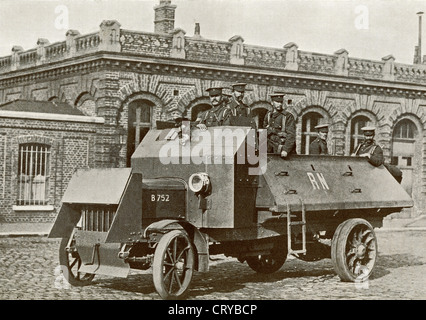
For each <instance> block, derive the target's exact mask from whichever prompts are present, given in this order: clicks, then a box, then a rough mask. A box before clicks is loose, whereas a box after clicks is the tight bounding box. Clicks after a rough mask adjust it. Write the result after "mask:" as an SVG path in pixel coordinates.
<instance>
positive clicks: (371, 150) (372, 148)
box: [354, 140, 384, 167]
mask: <svg viewBox="0 0 426 320" xmlns="http://www.w3.org/2000/svg"><path fill="white" fill-rule="evenodd" d="M354 153H355V155H357V156H359V155H362V154H369V155H370V158H369V159H368V162H370V163H371V164H372V165H373V166H375V167H378V166H380V165H382V164H383V163H384V157H383V150H382V148H381V147H380V146H379V145H378V144H377V143H376V142H375V141H374V140H372V141H364V142H362V143H360V144H359V145H358V146H357V147H356V149H355V152H354Z"/></svg>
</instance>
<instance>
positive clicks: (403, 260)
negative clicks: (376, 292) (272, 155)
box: [370, 253, 425, 280]
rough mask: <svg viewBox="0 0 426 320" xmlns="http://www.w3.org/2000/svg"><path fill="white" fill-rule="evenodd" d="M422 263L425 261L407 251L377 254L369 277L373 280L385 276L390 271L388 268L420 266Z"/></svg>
mask: <svg viewBox="0 0 426 320" xmlns="http://www.w3.org/2000/svg"><path fill="white" fill-rule="evenodd" d="M424 264H425V262H424V261H422V259H421V258H420V257H418V256H414V255H411V254H408V253H400V254H390V255H379V256H378V257H377V261H376V266H375V268H374V270H373V273H372V274H371V276H370V279H372V280H374V279H379V278H381V277H384V276H386V275H387V274H389V273H390V271H389V269H396V268H403V267H410V266H421V265H424Z"/></svg>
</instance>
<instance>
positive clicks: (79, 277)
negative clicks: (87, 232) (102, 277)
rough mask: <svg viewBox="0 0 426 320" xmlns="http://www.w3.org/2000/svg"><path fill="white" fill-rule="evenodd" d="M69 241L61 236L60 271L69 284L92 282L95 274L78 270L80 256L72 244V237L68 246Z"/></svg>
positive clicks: (80, 284) (79, 284)
mask: <svg viewBox="0 0 426 320" xmlns="http://www.w3.org/2000/svg"><path fill="white" fill-rule="evenodd" d="M69 241H70V239H69V238H63V239H62V241H61V244H60V246H59V264H60V265H61V269H62V273H63V275H64V278H65V280H67V281H68V283H69V284H71V285H73V286H86V285H88V284H90V283H91V282H92V280H93V278H94V277H95V275H94V274H91V273H82V272H79V271H78V269H79V268H80V266H81V258H80V255H79V254H78V252H77V250H75V247H74V246H73V241H74V239H73V240H72V241H71V244H70V246H68V243H69Z"/></svg>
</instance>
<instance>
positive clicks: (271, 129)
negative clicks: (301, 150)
mask: <svg viewBox="0 0 426 320" xmlns="http://www.w3.org/2000/svg"><path fill="white" fill-rule="evenodd" d="M263 127H264V128H267V130H268V153H281V151H286V152H287V154H295V153H296V121H295V120H294V117H293V115H292V114H291V113H290V112H288V111H285V110H282V111H274V112H272V111H269V112H268V113H267V114H266V116H265V119H264V122H263Z"/></svg>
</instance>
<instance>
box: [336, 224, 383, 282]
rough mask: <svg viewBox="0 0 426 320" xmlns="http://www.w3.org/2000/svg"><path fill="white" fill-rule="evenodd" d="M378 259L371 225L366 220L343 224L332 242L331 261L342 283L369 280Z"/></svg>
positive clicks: (375, 240) (338, 228)
mask: <svg viewBox="0 0 426 320" xmlns="http://www.w3.org/2000/svg"><path fill="white" fill-rule="evenodd" d="M376 258H377V239H376V235H375V233H374V229H373V227H372V226H371V224H370V223H369V222H368V221H366V220H364V219H349V220H346V221H344V222H343V223H341V224H340V225H339V226H338V227H337V229H336V232H335V233H334V236H333V240H332V242H331V259H332V262H333V266H334V269H335V271H336V273H337V274H338V276H339V277H340V279H341V280H342V281H348V282H355V281H356V280H358V281H359V280H361V281H364V280H366V279H368V277H369V276H370V274H371V272H372V271H373V269H374V266H375V264H376Z"/></svg>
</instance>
